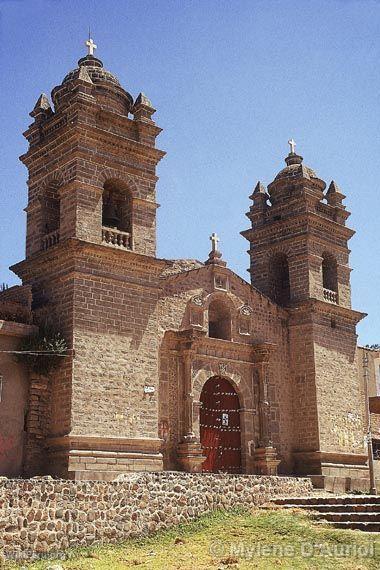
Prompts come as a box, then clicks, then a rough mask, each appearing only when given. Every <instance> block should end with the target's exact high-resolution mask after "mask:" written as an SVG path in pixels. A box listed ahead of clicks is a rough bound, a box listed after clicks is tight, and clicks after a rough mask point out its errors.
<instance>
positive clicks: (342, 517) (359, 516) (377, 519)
mask: <svg viewBox="0 0 380 570" xmlns="http://www.w3.org/2000/svg"><path fill="white" fill-rule="evenodd" d="M313 517H315V518H318V519H323V520H326V521H332V522H373V523H379V524H380V513H320V512H315V513H313Z"/></svg>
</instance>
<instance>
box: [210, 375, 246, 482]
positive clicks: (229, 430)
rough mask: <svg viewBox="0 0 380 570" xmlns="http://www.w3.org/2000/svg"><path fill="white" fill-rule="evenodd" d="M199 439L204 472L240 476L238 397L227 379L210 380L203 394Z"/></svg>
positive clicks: (216, 378) (213, 378) (214, 378)
mask: <svg viewBox="0 0 380 570" xmlns="http://www.w3.org/2000/svg"><path fill="white" fill-rule="evenodd" d="M200 401H201V409H200V437H201V444H202V447H203V449H204V451H205V453H206V460H205V461H204V463H203V465H202V471H204V472H209V473H220V472H222V473H241V429H240V402H239V396H238V394H237V392H236V390H235V388H234V387H233V386H232V384H231V382H229V381H228V380H227V379H226V378H222V377H220V376H214V377H212V378H209V380H207V382H206V383H205V385H204V386H203V390H202V392H201V398H200Z"/></svg>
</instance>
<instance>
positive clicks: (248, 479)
mask: <svg viewBox="0 0 380 570" xmlns="http://www.w3.org/2000/svg"><path fill="white" fill-rule="evenodd" d="M311 492H312V485H311V482H310V480H309V479H306V478H295V477H274V476H273V477H268V476H259V475H226V474H220V475H219V474H218V475H216V474H201V473H200V474H190V473H177V472H163V473H141V474H139V473H136V474H131V475H121V476H119V478H118V480H116V481H113V482H104V481H66V480H61V479H57V480H55V479H52V478H51V477H42V478H33V479H25V480H23V479H9V480H8V479H2V480H0V552H1V550H2V551H3V555H4V556H5V558H9V559H14V560H17V559H18V560H20V559H22V558H35V557H42V556H43V555H44V553H48V552H51V553H53V552H55V553H56V554H58V555H59V554H61V553H62V552H63V551H64V550H65V549H66V548H68V547H71V546H88V545H91V544H101V543H113V542H116V541H119V540H122V539H125V538H128V537H136V536H144V535H147V534H149V533H151V532H154V531H156V530H158V529H164V528H168V527H170V526H173V525H176V524H179V523H185V522H188V521H190V520H191V519H193V518H195V517H197V516H199V515H201V514H202V513H206V512H209V511H213V510H215V509H230V508H233V507H237V506H239V507H251V506H254V505H259V504H262V503H264V502H266V501H268V500H269V499H271V498H272V497H278V496H281V495H286V496H291V495H293V496H295V495H307V494H310V493H311ZM45 555H46V554H45Z"/></svg>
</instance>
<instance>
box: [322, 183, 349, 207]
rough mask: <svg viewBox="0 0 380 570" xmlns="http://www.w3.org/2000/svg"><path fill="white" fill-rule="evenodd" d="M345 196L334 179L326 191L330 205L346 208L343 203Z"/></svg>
mask: <svg viewBox="0 0 380 570" xmlns="http://www.w3.org/2000/svg"><path fill="white" fill-rule="evenodd" d="M345 197H346V196H345V195H344V194H343V192H342V191H341V189H340V188H339V186H338V184H337V183H336V182H335V180H332V181H331V183H330V186H329V187H328V190H327V192H326V200H327V203H328V204H330V206H338V207H340V208H345V206H343V204H342V202H343V200H344V199H345Z"/></svg>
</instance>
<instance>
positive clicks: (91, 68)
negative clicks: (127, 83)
mask: <svg viewBox="0 0 380 570" xmlns="http://www.w3.org/2000/svg"><path fill="white" fill-rule="evenodd" d="M83 66H84V67H85V68H86V71H87V73H88V74H89V76H90V79H91V81H92V82H93V83H100V82H102V83H103V82H108V83H113V85H117V86H118V87H120V82H119V80H118V79H117V77H115V75H113V73H111V72H110V71H107V70H106V69H104V67H103V62H102V61H101V60H100V59H98V58H97V57H94V56H93V55H86V57H82V58H81V59H80V60H79V61H78V67H76V68H75V69H73V70H72V71H69V73H68V74H67V75H66V76H65V78H64V80H63V81H62V85H64V84H65V83H68V82H69V81H73V80H74V79H77V77H78V74H79V71H80V68H81V67H83Z"/></svg>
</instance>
